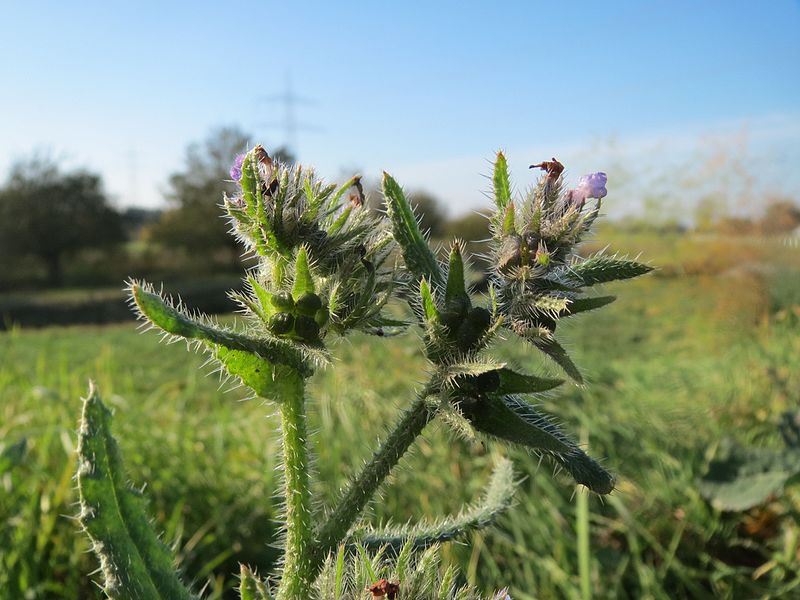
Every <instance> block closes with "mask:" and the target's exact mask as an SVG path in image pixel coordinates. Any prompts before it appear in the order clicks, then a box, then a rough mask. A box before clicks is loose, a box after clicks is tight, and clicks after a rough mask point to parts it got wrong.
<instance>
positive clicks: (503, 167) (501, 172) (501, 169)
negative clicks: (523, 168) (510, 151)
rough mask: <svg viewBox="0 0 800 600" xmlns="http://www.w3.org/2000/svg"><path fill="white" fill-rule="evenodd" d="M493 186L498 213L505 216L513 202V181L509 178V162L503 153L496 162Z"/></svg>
mask: <svg viewBox="0 0 800 600" xmlns="http://www.w3.org/2000/svg"><path fill="white" fill-rule="evenodd" d="M492 184H493V185H494V203H495V205H496V206H497V213H498V214H499V215H504V214H505V209H506V206H508V204H509V203H510V202H511V181H510V179H509V176H508V162H507V161H506V157H505V155H504V154H503V153H502V152H498V153H497V158H496V159H495V161H494V173H493V174H492ZM506 218H507V217H506Z"/></svg>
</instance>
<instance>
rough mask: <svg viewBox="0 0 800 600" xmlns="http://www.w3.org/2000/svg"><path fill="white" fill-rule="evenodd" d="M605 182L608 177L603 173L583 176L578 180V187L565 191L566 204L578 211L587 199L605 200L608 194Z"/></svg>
mask: <svg viewBox="0 0 800 600" xmlns="http://www.w3.org/2000/svg"><path fill="white" fill-rule="evenodd" d="M607 182H608V176H607V175H606V174H605V173H603V172H597V173H590V174H589V175H584V176H583V177H581V178H580V179H578V187H576V188H575V189H574V190H569V191H567V202H568V203H569V204H571V205H573V206H575V208H577V209H578V210H580V209H581V208H583V204H584V203H585V202H586V199H587V198H597V199H598V200H599V199H600V198H605V196H606V194H608V190H607V189H606V183H607Z"/></svg>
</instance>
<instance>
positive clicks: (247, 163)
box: [239, 150, 260, 216]
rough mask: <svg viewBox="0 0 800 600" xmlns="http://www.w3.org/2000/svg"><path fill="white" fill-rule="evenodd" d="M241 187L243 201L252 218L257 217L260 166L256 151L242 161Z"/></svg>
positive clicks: (252, 151)
mask: <svg viewBox="0 0 800 600" xmlns="http://www.w3.org/2000/svg"><path fill="white" fill-rule="evenodd" d="M239 185H240V186H241V188H242V199H243V200H244V204H245V207H246V210H247V213H248V214H250V215H251V216H255V214H256V210H257V208H256V207H257V204H258V196H259V195H260V192H259V189H258V166H257V159H256V156H255V150H251V151H250V152H248V153H247V154H246V155H245V157H244V160H243V161H242V176H241V177H240V178H239Z"/></svg>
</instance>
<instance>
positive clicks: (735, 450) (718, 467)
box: [699, 440, 800, 511]
mask: <svg viewBox="0 0 800 600" xmlns="http://www.w3.org/2000/svg"><path fill="white" fill-rule="evenodd" d="M798 473H800V450H798V449H796V448H782V449H779V450H776V449H772V448H751V447H747V446H741V445H739V444H737V443H735V442H733V441H731V440H723V442H722V444H720V448H719V450H718V451H717V455H716V456H715V457H714V459H713V460H711V461H710V463H709V465H708V470H707V472H706V474H705V475H704V476H703V478H702V479H701V480H700V483H699V489H700V493H701V494H702V495H703V497H704V498H706V500H708V501H709V502H711V504H712V505H713V506H714V507H716V508H717V509H719V510H730V511H742V510H748V509H750V508H753V507H754V506H758V505H759V504H763V503H764V502H766V501H767V500H768V499H769V498H770V496H773V495H778V494H780V493H781V491H782V490H783V487H784V485H785V484H786V483H787V482H788V481H789V480H790V479H791V478H793V477H795V476H796V475H797V474H798Z"/></svg>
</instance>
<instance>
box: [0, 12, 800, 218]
mask: <svg viewBox="0 0 800 600" xmlns="http://www.w3.org/2000/svg"><path fill="white" fill-rule="evenodd" d="M287 77H291V80H292V85H293V87H294V91H295V92H296V93H297V94H300V95H302V96H305V97H308V98H311V99H313V101H314V102H313V104H307V105H305V104H298V105H297V106H296V110H297V118H298V120H299V121H302V122H305V123H309V124H312V125H314V126H316V127H317V130H314V131H312V130H308V131H306V130H300V131H298V135H297V140H296V141H297V152H298V154H299V157H300V159H301V161H302V162H304V163H310V164H314V165H316V166H317V167H318V168H319V170H320V171H321V172H322V173H323V174H325V175H326V176H329V177H337V176H340V175H341V174H342V173H343V171H345V170H352V169H359V170H361V172H362V173H364V174H365V175H367V176H373V177H377V176H378V175H379V174H380V172H381V170H382V169H386V170H388V171H390V172H392V173H393V174H395V175H396V176H397V177H398V178H399V179H400V180H401V181H402V182H404V183H405V184H406V185H407V187H412V188H413V187H424V188H427V189H429V190H431V191H432V192H434V193H436V194H437V195H439V196H440V197H442V198H444V199H445V200H446V201H447V202H448V205H449V206H450V207H451V211H452V212H453V213H456V212H461V211H464V210H466V209H468V208H475V207H479V206H480V205H481V204H482V203H484V202H485V199H484V198H483V196H482V195H481V193H480V192H481V191H482V190H485V189H486V187H487V182H486V180H485V179H483V178H482V175H484V174H485V173H486V172H487V171H488V168H489V165H488V162H487V160H489V159H491V157H492V155H493V152H494V151H495V150H496V149H498V148H501V147H502V148H505V149H506V150H507V152H508V154H509V158H510V161H511V164H512V167H514V168H515V170H516V176H517V181H518V183H519V184H520V185H524V184H526V183H527V182H529V181H530V180H531V179H532V174H531V173H529V172H528V171H527V170H526V168H525V167H526V166H527V165H528V164H530V163H531V162H539V161H540V160H543V159H546V158H549V157H550V156H556V157H558V158H559V159H560V160H562V162H565V163H566V164H567V167H568V170H569V172H570V173H571V175H573V176H577V175H579V174H581V172H583V171H588V170H604V169H606V170H609V171H610V173H612V175H613V173H614V172H620V173H622V172H623V171H622V169H621V167H620V165H623V166H625V167H626V169H625V171H627V175H626V177H625V179H626V181H629V180H630V179H631V178H633V179H634V180H635V181H637V182H639V183H638V185H639V188H630V189H629V190H628V192H627V195H628V196H629V197H627V198H626V200H625V202H626V203H627V205H628V206H629V207H631V206H636V205H637V202H639V201H640V197H641V196H642V193H639V192H640V191H641V190H642V189H645V188H647V186H652V185H656V184H655V183H654V182H662V183H660V184H659V185H663V182H664V175H665V173H666V172H667V171H668V169H669V168H672V167H674V168H677V167H678V166H680V165H684V164H688V162H690V161H697V160H698V157H699V159H702V160H703V161H706V162H707V164H708V165H712V166H713V164H714V161H715V160H717V161H720V160H721V161H722V162H723V163H725V164H726V165H727V167H726V168H730V169H731V170H732V172H733V174H734V175H737V173H738V175H742V174H743V173H744V172H745V171H746V172H747V174H748V177H749V176H750V175H752V177H754V178H755V181H756V184H757V185H758V186H760V187H763V188H764V189H766V188H769V190H770V191H775V192H782V193H788V194H793V195H795V196H797V197H800V173H798V170H797V168H796V167H797V165H798V164H800V2H798V1H797V0H775V1H770V2H755V3H754V2H738V1H730V0H728V1H724V2H723V1H719V2H682V1H681V2H678V1H671V2H646V1H630V2H570V3H564V2H506V3H500V2H496V3H494V2H485V1H484V2H424V3H422V2H419V3H417V2H402V3H389V2H371V3H367V2H363V3H354V2H345V1H341V2H335V3H334V2H329V3H323V2H281V3H276V2H258V1H256V0H251V1H250V2H231V1H228V2H202V1H198V0H196V1H193V2H165V1H162V2H147V1H140V2H115V1H111V0H106V1H104V2H89V1H85V2H50V1H41V0H40V1H38V2H21V1H4V2H2V3H0V82H1V83H0V85H2V93H0V175H2V174H4V173H5V171H6V169H7V167H8V166H9V164H11V162H12V161H13V159H15V158H16V157H20V156H25V155H29V154H30V153H31V152H32V151H33V150H36V149H49V150H50V151H51V152H52V153H53V154H54V155H55V156H59V157H63V158H64V159H65V164H66V165H67V166H85V167H88V168H89V169H92V170H95V171H98V172H100V173H101V174H103V176H104V177H105V179H106V184H107V188H108V190H109V191H110V192H111V193H112V194H113V195H114V197H115V198H116V200H117V202H118V203H119V204H121V205H127V204H134V203H135V204H141V205H149V206H157V205H159V204H160V203H161V202H162V200H161V195H160V190H162V189H163V187H164V183H165V181H166V178H167V176H168V174H169V173H170V172H172V171H174V170H176V169H178V168H180V166H181V164H182V160H183V154H184V149H185V147H186V145H187V144H188V143H189V142H191V141H195V140H202V139H203V137H204V136H205V135H206V134H207V133H208V131H209V130H210V129H211V128H212V127H214V126H219V125H225V124H233V125H238V126H240V127H242V128H243V129H245V130H247V131H249V132H252V133H253V141H254V142H257V141H258V142H262V143H264V144H265V146H267V147H270V146H276V145H279V144H281V143H283V142H285V141H286V139H285V138H286V134H285V132H284V130H283V129H282V128H281V127H278V128H270V127H266V126H265V125H264V124H265V123H270V122H276V123H278V124H281V123H282V122H283V121H284V112H283V106H282V105H280V104H275V103H269V102H266V101H260V100H259V99H260V98H264V97H266V96H270V95H275V94H280V93H282V92H285V90H286V80H287ZM720 157H722V158H720ZM726 161H727V162H726ZM704 164H706V163H705V162H704ZM614 169H617V171H614ZM645 172H646V173H647V174H648V176H649V177H650V179H649V180H648V181H649V183H645V180H646V177H644V176H642V177H637V175H639V174H644V173H645ZM698 172H699V171H698ZM620 179H621V177H620ZM751 179H752V178H751ZM667 180H668V177H667ZM751 183H752V182H751ZM609 187H610V189H611V191H612V195H611V196H610V198H613V194H614V178H613V177H612V181H611V182H610V185H609ZM637 190H638V191H637Z"/></svg>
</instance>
